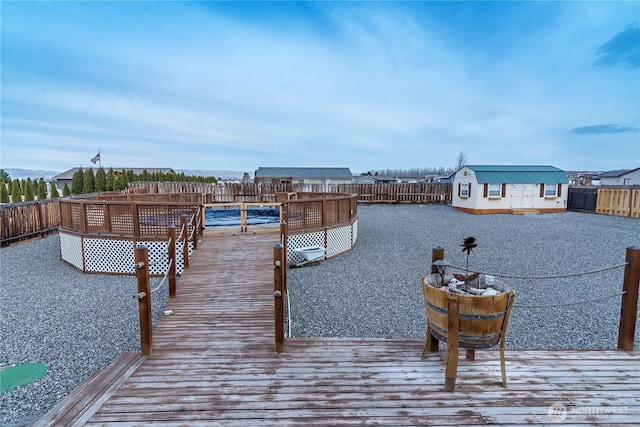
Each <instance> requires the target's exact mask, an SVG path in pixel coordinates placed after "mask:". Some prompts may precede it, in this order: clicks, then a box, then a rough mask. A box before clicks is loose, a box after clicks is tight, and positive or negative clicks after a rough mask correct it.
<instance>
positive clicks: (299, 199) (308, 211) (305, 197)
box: [283, 193, 358, 233]
mask: <svg viewBox="0 0 640 427" xmlns="http://www.w3.org/2000/svg"><path fill="white" fill-rule="evenodd" d="M290 194H293V193H290ZM357 197H358V196H357V194H343V195H335V196H334V195H333V194H332V193H296V194H295V197H294V198H290V199H288V200H286V201H285V202H283V211H284V221H285V222H286V223H287V233H291V232H297V231H301V230H305V231H311V230H314V229H326V228H329V227H334V226H337V225H340V224H350V223H352V222H353V221H354V220H355V219H356V218H357V217H358V203H357Z"/></svg>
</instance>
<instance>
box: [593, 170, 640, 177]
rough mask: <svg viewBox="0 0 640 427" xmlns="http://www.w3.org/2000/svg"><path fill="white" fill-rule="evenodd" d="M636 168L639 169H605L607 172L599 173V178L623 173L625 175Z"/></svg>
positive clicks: (618, 175)
mask: <svg viewBox="0 0 640 427" xmlns="http://www.w3.org/2000/svg"><path fill="white" fill-rule="evenodd" d="M637 170H640V168H635V169H619V170H614V171H607V172H604V173H603V174H600V178H620V177H621V176H623V175H626V174H628V173H631V172H635V171H637Z"/></svg>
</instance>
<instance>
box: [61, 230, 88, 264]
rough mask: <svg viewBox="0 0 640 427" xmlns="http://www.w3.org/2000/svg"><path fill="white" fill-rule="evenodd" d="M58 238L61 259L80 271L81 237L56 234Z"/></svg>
mask: <svg viewBox="0 0 640 427" xmlns="http://www.w3.org/2000/svg"><path fill="white" fill-rule="evenodd" d="M58 237H59V238H60V255H61V256H62V259H63V260H64V261H66V262H68V263H69V264H71V265H73V266H74V267H76V268H77V269H79V270H82V237H79V236H74V235H71V234H65V233H62V232H60V233H58Z"/></svg>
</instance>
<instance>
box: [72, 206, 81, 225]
mask: <svg viewBox="0 0 640 427" xmlns="http://www.w3.org/2000/svg"><path fill="white" fill-rule="evenodd" d="M81 212H82V205H80V204H73V205H71V227H70V228H73V229H74V230H82V221H81V220H80V218H81V215H80V213H81Z"/></svg>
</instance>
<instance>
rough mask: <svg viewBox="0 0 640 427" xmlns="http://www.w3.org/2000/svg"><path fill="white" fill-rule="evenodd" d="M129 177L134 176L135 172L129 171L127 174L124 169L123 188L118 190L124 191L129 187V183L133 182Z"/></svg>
mask: <svg viewBox="0 0 640 427" xmlns="http://www.w3.org/2000/svg"><path fill="white" fill-rule="evenodd" d="M129 176H132V177H133V176H134V173H133V171H132V170H131V169H129V172H126V171H125V170H124V169H122V188H119V189H118V190H124V189H125V188H127V185H129V182H130V181H131V180H130V179H129Z"/></svg>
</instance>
